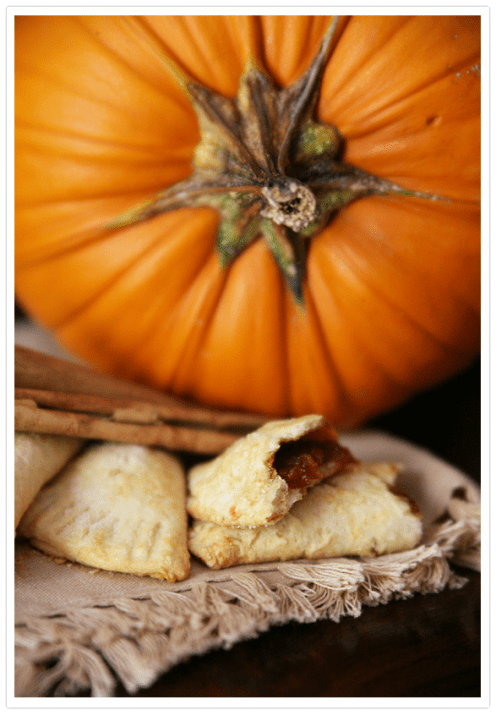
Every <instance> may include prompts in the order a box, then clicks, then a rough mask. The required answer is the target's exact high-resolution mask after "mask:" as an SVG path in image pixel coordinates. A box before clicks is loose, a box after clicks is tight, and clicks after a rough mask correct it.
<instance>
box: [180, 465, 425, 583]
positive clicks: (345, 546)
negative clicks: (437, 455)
mask: <svg viewBox="0 0 496 716" xmlns="http://www.w3.org/2000/svg"><path fill="white" fill-rule="evenodd" d="M396 475H397V468H396V467H395V466H394V465H391V464H382V463H377V464H372V465H365V464H364V465H359V466H354V467H351V466H350V468H349V470H348V471H346V472H344V473H342V474H340V475H338V476H336V477H334V478H332V479H330V480H326V481H325V482H321V483H320V484H318V485H315V486H314V487H312V488H310V490H309V491H308V493H307V494H306V495H305V497H304V498H303V499H302V500H301V501H299V502H297V503H296V504H294V505H293V507H292V508H291V510H290V512H289V513H288V514H287V515H286V516H285V517H283V518H282V519H281V520H280V521H279V522H277V523H276V524H273V525H268V526H264V527H256V528H253V529H249V528H239V527H226V526H221V525H216V524H212V523H211V522H203V521H195V522H194V523H193V526H192V528H191V530H190V534H189V548H190V551H191V552H192V553H193V554H194V555H196V556H197V557H199V558H200V559H201V560H202V561H203V562H205V563H206V564H207V565H208V566H209V567H211V568H213V569H220V568H222V567H231V566H234V565H237V564H246V563H253V562H273V561H284V560H291V559H300V558H308V559H319V558H324V557H344V556H359V557H370V556H377V555H380V554H385V553H388V552H399V551H402V550H406V549H411V548H413V547H414V546H415V545H416V544H417V543H418V541H419V540H420V537H421V534H422V522H421V515H420V514H419V512H418V510H417V509H416V507H415V505H413V503H412V502H411V501H410V500H408V498H406V497H403V496H401V495H398V494H397V493H396V492H395V491H394V488H393V485H394V481H395V478H396Z"/></svg>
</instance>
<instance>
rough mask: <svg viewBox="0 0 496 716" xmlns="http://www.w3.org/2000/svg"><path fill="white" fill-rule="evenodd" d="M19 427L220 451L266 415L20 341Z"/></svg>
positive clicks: (17, 380)
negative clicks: (189, 396) (206, 402)
mask: <svg viewBox="0 0 496 716" xmlns="http://www.w3.org/2000/svg"><path fill="white" fill-rule="evenodd" d="M15 386H16V387H15V398H16V406H15V428H16V430H17V431H23V432H26V431H30V432H39V433H47V434H55V435H71V436H74V437H82V438H87V439H99V440H114V441H121V442H133V443H141V444H147V445H162V446H164V447H167V448H169V449H171V450H181V451H189V452H196V453H202V454H206V455H207V454H208V455H210V454H217V453H219V452H222V451H223V450H224V449H225V448H226V447H227V446H228V445H230V444H232V443H233V442H234V441H235V440H236V439H237V438H239V437H240V435H243V434H246V432H249V431H250V430H254V429H255V428H257V427H259V426H260V425H262V424H263V423H264V422H265V421H266V420H267V419H268V418H267V417H266V416H262V415H253V414H249V413H244V412H237V411H225V410H217V409H215V408H209V407H206V406H202V405H198V404H196V403H194V402H192V401H186V400H183V399H181V398H177V397H176V396H173V395H170V394H166V393H161V392H159V391H156V390H153V389H151V388H148V387H146V386H141V385H137V384H134V383H130V382H128V381H124V380H121V379H118V378H113V377H112V376H107V375H104V374H102V373H99V372H98V371H96V370H94V369H92V368H89V367H87V366H82V365H78V364H75V363H72V362H70V361H65V360H62V359H60V358H55V357H54V356H48V355H45V354H43V353H39V352H38V351H33V350H31V349H28V348H23V347H21V346H16V354H15Z"/></svg>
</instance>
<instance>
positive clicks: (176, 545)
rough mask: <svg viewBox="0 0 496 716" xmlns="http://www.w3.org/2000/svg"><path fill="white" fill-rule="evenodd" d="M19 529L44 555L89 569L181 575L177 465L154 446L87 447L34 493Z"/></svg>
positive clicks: (183, 539) (181, 499)
mask: <svg viewBox="0 0 496 716" xmlns="http://www.w3.org/2000/svg"><path fill="white" fill-rule="evenodd" d="M19 534H22V535H24V536H25V537H28V538H29V539H30V540H31V542H32V544H33V545H34V546H35V547H38V548H39V549H41V550H43V551H44V552H46V553H48V554H50V555H54V556H57V557H65V558H67V559H70V560H73V561H76V562H81V563H82V564H86V565H90V566H92V567H100V568H102V569H108V570H113V571H117V572H128V573H131V574H138V575H150V576H152V577H158V578H160V579H164V578H165V579H168V580H170V581H175V580H180V579H184V578H185V577H187V576H188V573H189V564H190V563H189V554H188V549H187V515H186V485H185V475H184V471H183V468H182V466H181V464H180V462H179V461H178V460H177V459H176V458H175V457H173V456H172V455H170V454H169V453H167V452H165V451H164V450H162V449H157V448H150V447H146V446H140V445H129V444H122V443H98V444H94V445H91V446H89V447H88V448H87V449H86V450H85V451H84V452H83V453H82V454H81V455H79V456H78V457H76V458H74V460H72V461H71V462H70V463H69V464H68V465H67V466H66V467H65V468H64V469H63V470H62V472H60V473H59V475H58V476H57V477H56V478H55V479H54V480H53V481H52V482H51V483H49V484H48V485H46V486H45V487H44V488H43V489H42V490H41V492H39V493H38V496H37V497H36V498H35V500H34V502H33V503H32V504H31V506H30V507H29V509H28V510H27V512H26V514H25V515H24V517H23V519H22V520H21V523H20V525H19Z"/></svg>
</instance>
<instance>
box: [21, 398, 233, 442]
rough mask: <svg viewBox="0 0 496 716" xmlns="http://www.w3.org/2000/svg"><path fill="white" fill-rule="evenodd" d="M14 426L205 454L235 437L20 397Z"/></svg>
mask: <svg viewBox="0 0 496 716" xmlns="http://www.w3.org/2000/svg"><path fill="white" fill-rule="evenodd" d="M15 429H16V431H18V432H36V433H45V434H51V435H69V436H72V437H79V438H86V439H93V440H112V441H116V442H126V443H135V444H140V445H156V446H163V447H166V448H168V449H169V450H180V451H187V452H195V453H201V454H205V455H215V454H218V453H220V452H222V451H223V450H225V449H226V447H228V446H229V445H231V444H232V443H233V442H234V441H235V440H237V438H238V437H239V435H236V434H235V433H227V432H221V431H219V430H212V429H208V428H204V429H202V428H197V427H194V428H190V427H181V426H177V425H167V424H160V425H153V424H152V425H143V424H135V423H122V422H113V421H112V420H107V419H105V418H98V417H93V416H91V415H88V414H86V413H69V412H65V411H61V410H46V409H43V408H39V407H37V406H36V407H33V405H30V404H27V403H25V402H24V401H23V400H21V401H19V402H17V401H16V406H15Z"/></svg>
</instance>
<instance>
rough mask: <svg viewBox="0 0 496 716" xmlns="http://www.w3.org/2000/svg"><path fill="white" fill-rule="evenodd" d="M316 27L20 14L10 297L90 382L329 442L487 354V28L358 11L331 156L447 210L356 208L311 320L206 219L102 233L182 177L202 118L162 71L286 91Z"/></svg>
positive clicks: (314, 40) (326, 254) (321, 108)
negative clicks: (324, 429) (483, 77)
mask: <svg viewBox="0 0 496 716" xmlns="http://www.w3.org/2000/svg"><path fill="white" fill-rule="evenodd" d="M327 22H328V18H325V17H320V16H319V17H281V16H279V17H250V16H233V17H226V16H212V17H205V16H202V17H194V16H187V17H172V16H169V17H167V16H157V17H145V16H143V17H117V16H111V17H91V16H87V17H86V16H85V17H77V16H67V17H66V16H53V17H52V16H50V17H41V16H26V17H18V18H17V22H16V68H15V71H16V88H15V95H16V247H15V248H16V295H17V298H18V300H19V301H20V303H21V304H22V305H23V306H24V308H25V309H26V310H27V311H28V312H29V313H30V314H31V315H32V316H33V317H34V318H35V319H36V320H37V321H39V322H40V323H41V324H42V325H44V326H46V327H48V328H49V329H50V330H51V331H52V332H53V333H54V334H55V336H56V337H57V338H58V340H59V341H60V342H61V343H62V344H63V345H65V346H66V347H67V348H68V349H69V350H71V351H72V352H74V353H76V354H77V355H79V356H81V357H82V358H84V359H86V360H87V361H88V362H90V363H92V364H94V365H96V366H98V367H100V368H101V369H103V370H105V371H107V372H109V373H112V374H115V375H119V376H121V377H125V378H128V379H132V380H135V381H139V382H143V383H147V384H150V385H153V386H155V387H157V388H159V389H162V390H168V391H172V392H174V393H176V394H180V395H184V396H190V397H193V398H195V399H196V400H198V401H200V402H203V403H207V404H210V405H213V406H218V407H230V408H238V409H243V410H250V411H256V412H263V413H266V414H267V415H301V414H305V413H311V412H316V413H321V414H323V415H325V416H327V417H328V418H329V419H330V420H331V421H332V422H333V423H334V424H335V425H337V426H338V427H339V428H343V427H350V426H355V425H358V424H359V423H361V422H363V421H364V420H366V419H367V418H369V417H371V416H373V415H375V414H377V413H379V412H383V411H385V410H387V409H390V408H392V407H394V406H395V405H397V404H399V403H401V402H402V401H404V400H406V399H407V398H408V397H409V396H410V395H412V394H413V393H415V392H417V391H419V390H422V389H425V388H427V387H429V386H431V385H433V384H434V383H436V382H438V381H440V380H442V379H445V378H447V377H449V376H450V375H452V374H454V373H455V372H456V371H458V370H460V369H461V368H463V367H464V366H466V365H467V364H468V363H469V362H470V360H471V359H472V358H473V357H474V356H475V355H476V354H477V352H478V350H479V341H480V206H479V200H480V69H479V68H480V18H478V17H467V16H463V17H455V16H436V17H428V16H422V17H420V16H419V17H417V16H415V17H403V16H402V17H395V16H377V17H365V16H363V17H362V16H354V17H351V18H349V19H348V21H347V22H346V24H345V26H344V29H343V30H342V32H341V34H340V36H339V40H338V42H337V44H336V47H335V49H334V51H333V52H332V54H331V56H330V58H329V60H328V62H327V66H326V69H325V72H324V75H323V79H322V85H321V93H320V97H319V102H318V106H317V116H318V119H319V120H320V121H322V122H327V123H330V124H333V125H335V126H336V127H337V128H338V129H339V131H340V133H341V135H342V136H343V137H344V139H345V152H344V160H345V161H347V162H349V163H350V164H354V165H356V166H358V167H360V168H361V169H364V170H367V171H368V172H371V173H373V174H375V175H377V176H379V177H382V178H385V179H388V180H389V181H392V182H396V183H398V184H401V185H402V186H404V187H406V188H407V189H412V190H416V191H423V192H428V193H431V194H435V195H442V196H444V197H448V198H449V199H451V200H452V201H451V202H446V201H426V200H424V199H418V198H412V197H401V196H389V197H385V196H383V197H368V198H364V199H360V200H359V201H357V202H355V203H353V204H350V205H349V206H348V207H347V208H345V209H343V210H341V211H340V212H339V213H338V214H337V215H336V217H335V218H334V219H333V220H332V222H331V223H330V224H329V225H328V227H326V228H325V229H324V230H323V231H322V232H321V233H320V234H319V235H318V236H317V237H315V238H314V239H313V240H312V242H311V245H310V249H309V253H308V262H307V273H306V281H305V287H304V306H303V308H301V307H300V306H298V305H297V304H296V303H295V301H294V300H293V298H292V296H291V295H290V293H289V291H288V289H287V288H286V286H285V283H284V280H283V279H282V277H281V275H280V273H279V271H278V268H277V266H276V264H275V263H274V261H273V259H272V256H271V254H270V252H269V251H268V249H267V247H266V245H265V243H264V242H262V241H255V242H254V243H253V244H252V245H251V246H250V247H249V248H248V249H247V250H246V251H245V252H244V253H242V254H241V255H240V256H239V257H238V258H236V260H235V261H234V262H233V263H232V265H230V266H229V267H228V268H222V267H221V266H220V264H219V261H218V257H217V255H216V252H215V236H216V230H217V225H218V217H217V214H216V212H215V211H214V210H212V209H181V210H177V211H172V212H170V213H167V214H162V215H159V216H157V217H155V218H153V219H150V220H148V221H146V222H145V223H142V224H137V225H133V226H128V227H122V228H121V229H119V230H118V231H114V232H112V233H108V234H104V233H103V234H102V233H101V234H95V235H93V234H92V232H94V231H95V230H96V229H98V228H99V227H101V226H102V225H103V224H105V223H106V222H109V221H111V220H112V219H113V218H114V217H115V216H116V215H118V214H120V213H121V212H123V211H125V210H127V209H129V208H131V207H133V206H135V205H136V204H139V203H140V202H141V201H143V200H145V199H147V198H148V197H149V196H150V195H152V194H154V193H156V192H158V191H160V190H162V189H164V188H165V187H167V186H170V185H171V184H173V183H175V182H177V181H179V180H181V179H183V178H185V177H187V176H188V175H189V174H190V172H191V161H192V156H193V150H194V148H195V146H196V144H197V143H198V141H199V139H200V135H199V129H198V123H197V120H196V116H195V114H194V112H193V110H192V108H191V106H190V104H189V102H188V100H187V99H186V97H185V96H184V94H183V93H182V91H181V89H180V87H179V86H178V84H177V82H176V80H175V79H174V76H173V75H172V74H171V73H170V72H169V70H168V69H167V67H166V66H165V65H164V61H163V58H164V56H167V57H170V58H172V59H173V60H174V62H176V63H177V64H178V65H180V66H181V67H182V68H183V69H184V70H185V71H186V73H187V74H188V75H190V76H191V77H192V78H194V79H196V80H198V81H200V82H202V83H203V84H205V85H206V86H208V87H210V88H212V89H214V90H215V91H217V92H219V93H221V94H224V95H227V96H235V94H236V92H237V88H238V83H239V78H240V76H241V72H242V69H243V65H244V63H245V62H246V60H247V58H248V57H249V55H250V54H251V55H254V56H255V57H256V58H258V59H259V60H260V61H261V62H262V63H263V65H264V66H265V68H266V69H267V71H268V72H269V73H270V75H272V76H273V77H274V78H275V80H276V81H277V82H278V83H279V84H280V85H281V86H288V85H289V84H291V83H292V82H294V81H295V80H296V79H297V78H298V77H299V76H300V75H301V74H302V72H303V71H304V70H305V69H306V68H307V67H308V65H309V64H310V62H311V61H312V59H313V57H314V55H315V54H316V52H317V50H318V47H319V43H320V40H321V39H322V36H323V34H324V31H325V28H326V25H327Z"/></svg>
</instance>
